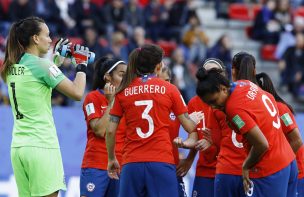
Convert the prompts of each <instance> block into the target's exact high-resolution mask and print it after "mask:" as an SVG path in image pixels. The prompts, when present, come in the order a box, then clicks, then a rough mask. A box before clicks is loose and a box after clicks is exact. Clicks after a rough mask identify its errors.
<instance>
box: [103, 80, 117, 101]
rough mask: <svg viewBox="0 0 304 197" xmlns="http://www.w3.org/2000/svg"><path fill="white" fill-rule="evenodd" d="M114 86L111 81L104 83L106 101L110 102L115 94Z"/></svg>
mask: <svg viewBox="0 0 304 197" xmlns="http://www.w3.org/2000/svg"><path fill="white" fill-rule="evenodd" d="M115 91H116V88H115V86H114V85H112V84H111V83H106V85H105V86H104V94H105V96H106V98H107V100H108V102H111V101H112V100H113V98H114V96H115Z"/></svg>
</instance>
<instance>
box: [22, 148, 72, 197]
mask: <svg viewBox="0 0 304 197" xmlns="http://www.w3.org/2000/svg"><path fill="white" fill-rule="evenodd" d="M23 150H24V152H23V154H22V155H23V156H24V158H23V160H24V161H25V162H24V166H26V168H28V169H29V170H28V176H29V177H30V179H29V182H30V191H31V196H47V195H51V194H54V193H56V192H57V191H59V190H65V189H66V186H65V180H64V172H63V165H62V159H61V153H60V149H48V148H38V147H24V149H23Z"/></svg>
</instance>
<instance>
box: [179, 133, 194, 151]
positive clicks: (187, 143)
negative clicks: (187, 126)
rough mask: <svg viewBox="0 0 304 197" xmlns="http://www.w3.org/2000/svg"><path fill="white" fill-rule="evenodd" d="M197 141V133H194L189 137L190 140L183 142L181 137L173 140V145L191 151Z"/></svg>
mask: <svg viewBox="0 0 304 197" xmlns="http://www.w3.org/2000/svg"><path fill="white" fill-rule="evenodd" d="M197 140H198V136H197V132H192V133H190V134H189V135H188V138H187V139H186V140H185V141H183V139H182V138H181V137H176V138H175V139H174V140H173V144H175V145H176V146H177V147H178V148H185V149H191V148H194V147H195V146H196V142H197Z"/></svg>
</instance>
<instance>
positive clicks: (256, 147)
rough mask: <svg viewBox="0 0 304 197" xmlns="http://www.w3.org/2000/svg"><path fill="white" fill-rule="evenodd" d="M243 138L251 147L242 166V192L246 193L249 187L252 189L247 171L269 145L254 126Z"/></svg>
mask: <svg viewBox="0 0 304 197" xmlns="http://www.w3.org/2000/svg"><path fill="white" fill-rule="evenodd" d="M244 137H245V138H246V139H247V141H248V143H249V144H250V145H251V149H250V151H249V154H248V156H247V158H246V159H245V161H244V163H243V166H242V177H243V185H244V190H245V192H248V191H249V189H250V187H252V185H251V181H250V179H249V170H250V168H252V167H253V166H254V165H255V164H257V163H258V162H259V161H260V160H261V159H262V157H263V155H264V154H265V153H266V152H267V150H268V149H269V144H268V141H267V139H266V137H265V136H264V134H263V133H262V131H261V130H260V128H259V127H258V126H254V127H253V128H252V129H250V130H249V131H247V133H245V134H244Z"/></svg>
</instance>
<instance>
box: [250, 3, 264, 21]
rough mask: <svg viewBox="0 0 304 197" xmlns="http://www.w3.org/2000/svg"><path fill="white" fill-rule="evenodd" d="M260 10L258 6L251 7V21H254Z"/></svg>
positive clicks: (260, 7)
mask: <svg viewBox="0 0 304 197" xmlns="http://www.w3.org/2000/svg"><path fill="white" fill-rule="evenodd" d="M261 9H262V6H261V5H260V4H255V5H253V7H252V12H253V18H252V19H255V17H256V16H257V15H258V13H259V12H260V11H261Z"/></svg>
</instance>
